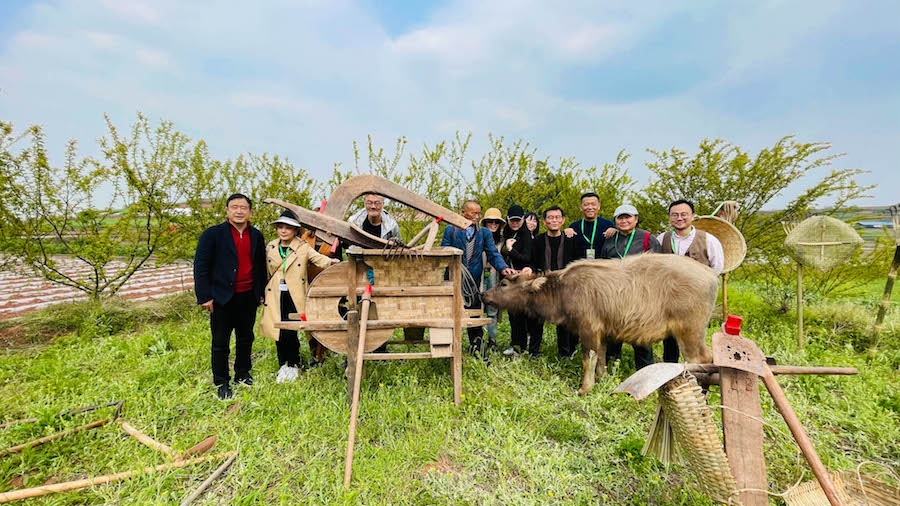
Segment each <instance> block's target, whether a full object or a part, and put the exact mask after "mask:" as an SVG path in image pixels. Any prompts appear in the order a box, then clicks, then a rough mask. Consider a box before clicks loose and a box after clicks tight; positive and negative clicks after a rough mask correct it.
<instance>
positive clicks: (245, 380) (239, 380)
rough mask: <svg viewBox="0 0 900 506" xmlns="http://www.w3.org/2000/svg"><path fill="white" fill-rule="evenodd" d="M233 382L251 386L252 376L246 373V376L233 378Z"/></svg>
mask: <svg viewBox="0 0 900 506" xmlns="http://www.w3.org/2000/svg"><path fill="white" fill-rule="evenodd" d="M234 384H235V385H243V386H245V387H252V386H253V376H250V375H249V374H248V375H246V376H241V377H240V378H235V379H234Z"/></svg>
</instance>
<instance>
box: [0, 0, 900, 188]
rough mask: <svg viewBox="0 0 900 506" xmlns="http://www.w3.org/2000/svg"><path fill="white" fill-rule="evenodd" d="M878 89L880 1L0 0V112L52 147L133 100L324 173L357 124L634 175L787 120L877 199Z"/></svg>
mask: <svg viewBox="0 0 900 506" xmlns="http://www.w3.org/2000/svg"><path fill="white" fill-rule="evenodd" d="M254 4H258V5H254ZM676 4H683V5H676ZM898 84H900V2H896V1H894V0H886V1H868V0H866V1H833V0H818V1H770V0H755V1H734V2H708V1H703V0H699V1H692V2H671V1H644V2H622V1H615V2H612V1H597V0H591V1H583V2H579V1H575V2H566V1H556V2H529V1H517V2H510V1H507V0H495V1H488V2H485V1H469V0H461V1H455V0H442V1H438V2H423V1H400V2H381V1H376V0H359V1H345V0H327V1H325V0H306V1H302V0H292V1H287V0H272V1H263V2H246V1H244V0H242V1H229V0H223V1H216V2H204V1H189V2H186V1H183V0H182V1H175V0H152V1H150V0H146V1H145V0H78V1H76V0H47V1H42V2H31V1H22V0H3V1H0V120H3V121H9V122H12V123H13V124H14V125H15V126H16V127H17V128H18V129H21V128H24V127H25V126H27V125H31V124H40V125H42V126H43V127H44V128H45V131H46V133H47V141H48V147H49V149H50V151H51V154H53V155H54V156H56V157H57V159H61V158H62V155H63V150H64V145H65V142H66V141H67V140H68V139H78V140H79V141H80V146H81V147H82V150H83V152H84V153H85V154H92V153H91V150H92V149H96V148H94V147H92V146H93V145H95V144H96V143H95V140H96V139H98V138H99V137H101V136H102V135H104V134H105V132H106V125H105V123H104V119H103V115H104V114H108V115H109V116H110V118H111V119H112V121H113V122H114V123H115V124H116V125H118V126H119V127H122V128H124V127H126V126H127V125H129V124H130V123H131V122H132V121H133V120H134V119H135V116H136V113H137V112H138V111H141V112H143V113H145V114H146V115H147V116H149V117H150V118H151V119H155V120H160V119H166V120H171V121H173V122H174V123H175V126H176V128H177V129H178V130H180V131H182V132H184V133H186V134H188V135H189V136H191V137H192V138H194V139H204V140H205V141H206V142H207V143H208V144H209V146H210V149H211V152H212V153H213V155H214V156H216V157H218V158H227V157H234V156H237V155H239V154H241V153H247V152H253V153H261V152H268V153H274V154H279V155H282V156H287V157H288V159H289V160H290V161H291V162H292V163H293V164H294V165H296V166H299V167H303V168H305V169H306V170H308V171H309V172H310V173H311V174H312V175H313V176H315V177H317V178H319V179H320V180H323V181H324V180H327V179H328V177H329V176H330V175H331V170H332V166H333V164H334V163H336V162H340V163H343V164H344V166H345V167H347V166H352V161H353V158H352V157H353V151H352V142H353V141H354V140H358V141H361V142H363V143H364V142H365V139H366V136H367V135H372V136H373V139H374V141H375V143H376V144H378V145H381V146H384V147H386V148H391V147H392V146H393V144H394V141H395V139H396V138H397V137H399V136H406V137H407V139H408V140H409V149H408V151H410V152H417V151H420V150H421V147H422V145H423V144H424V143H428V144H429V145H432V144H434V143H436V142H439V141H441V140H449V139H451V138H452V137H453V136H454V134H455V133H456V132H471V133H472V134H473V145H472V149H471V150H470V154H471V155H473V156H475V157H480V154H481V153H483V152H484V149H486V145H487V136H488V133H493V135H495V136H503V137H505V138H506V139H510V140H515V139H522V140H525V141H528V142H530V143H531V144H532V146H534V147H536V148H538V154H539V155H541V156H542V157H550V158H551V159H558V158H560V157H575V158H576V159H577V160H578V161H579V162H580V163H581V164H582V165H583V166H588V167H590V166H593V165H598V166H599V165H602V164H604V163H608V162H613V161H614V160H615V159H616V155H617V153H618V152H619V151H620V150H623V149H624V150H625V151H626V152H628V153H630V154H631V155H632V157H631V159H630V160H629V163H628V165H627V166H628V169H629V172H630V174H631V175H632V176H633V177H635V178H636V179H637V180H638V182H639V184H644V183H646V182H647V180H648V178H649V172H648V171H647V169H646V167H645V166H644V162H645V161H647V160H648V159H650V155H649V154H648V153H647V149H655V150H664V149H669V148H673V147H674V148H678V149H681V150H684V151H687V152H689V153H692V152H695V151H696V149H697V146H698V145H699V143H700V141H701V140H702V139H704V138H709V139H713V138H722V139H725V140H726V141H728V142H731V143H733V144H736V145H739V146H742V147H743V148H745V149H747V150H749V151H750V152H751V153H755V152H756V151H758V150H759V149H761V148H763V147H766V146H771V145H772V144H774V143H775V142H776V141H777V140H778V139H780V138H781V137H783V136H785V135H796V136H797V139H798V140H800V141H803V142H812V141H827V142H830V143H832V146H833V147H832V150H831V151H832V152H833V153H846V156H844V157H842V158H840V159H838V160H837V162H836V163H835V165H834V167H835V168H859V169H864V170H867V171H869V174H866V175H864V176H862V177H860V181H861V182H862V183H865V184H878V188H877V189H875V190H874V191H873V192H872V193H873V196H874V198H872V199H867V200H864V201H859V202H857V203H858V204H860V205H889V204H893V203H897V202H898V201H900V195H898V192H897V188H898V187H900V85H898ZM825 170H826V169H822V170H820V171H819V172H817V173H816V176H818V177H821V176H824V175H825ZM811 182H812V181H811V180H810V181H809V183H811ZM798 184H801V183H798ZM798 189H799V187H798V185H793V186H792V187H791V188H790V189H789V191H788V192H787V194H786V195H784V196H783V197H782V198H780V199H778V200H777V201H775V202H774V203H773V204H774V205H778V204H780V203H783V202H785V201H786V200H787V199H789V198H790V197H791V196H792V195H794V194H796V192H797V191H798Z"/></svg>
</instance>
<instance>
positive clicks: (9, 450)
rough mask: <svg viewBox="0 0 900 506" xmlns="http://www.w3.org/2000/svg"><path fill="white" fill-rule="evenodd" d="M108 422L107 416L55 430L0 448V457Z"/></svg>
mask: <svg viewBox="0 0 900 506" xmlns="http://www.w3.org/2000/svg"><path fill="white" fill-rule="evenodd" d="M107 423H109V418H104V419H103V420H97V421H96V422H91V423H89V424H87V425H82V426H80V427H75V428H74V429H69V430H64V431H62V432H57V433H56V434H51V435H49V436H45V437H42V438H40V439H35V440H34V441H29V442H27V443H23V444H20V445H18V446H13V447H11V448H7V449H5V450H0V457H2V456H4V455H9V454H12V453H19V452H20V451H22V450H24V449H26V448H31V447H32V446H38V445H42V444H44V443H49V442H50V441H54V440H56V439H60V438H63V437H66V436H69V435H71V434H75V433H76V432H81V431H83V430H90V429H95V428H97V427H102V426H104V425H106V424H107Z"/></svg>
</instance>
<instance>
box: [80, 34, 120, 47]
mask: <svg viewBox="0 0 900 506" xmlns="http://www.w3.org/2000/svg"><path fill="white" fill-rule="evenodd" d="M84 35H85V37H87V39H88V41H90V43H91V44H93V45H94V47H97V48H99V49H116V48H118V47H119V46H120V45H121V44H122V42H121V40H120V39H119V37H118V36H117V35H115V34H112V33H108V32H90V31H89V32H85V34H84Z"/></svg>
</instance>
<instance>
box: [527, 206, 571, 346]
mask: <svg viewBox="0 0 900 506" xmlns="http://www.w3.org/2000/svg"><path fill="white" fill-rule="evenodd" d="M543 218H544V226H545V227H547V231H546V232H544V233H543V234H539V235H538V236H537V237H535V238H534V241H533V242H532V243H531V263H530V265H529V269H530V270H532V271H534V272H549V271H556V270H559V269H562V268H564V267H565V266H567V265H569V263H570V262H573V261H575V260H576V259H578V257H579V254H580V251H581V250H580V249H579V246H578V241H577V238H576V237H566V234H564V233H563V232H562V226H563V223H564V222H565V221H566V213H565V212H564V211H563V210H562V208H561V207H559V206H550V207H548V208H547V209H546V210H544V216H543ZM524 272H528V270H524ZM543 330H544V325H543V322H542V323H541V325H540V331H541V334H543ZM532 340H534V337H533V336H532ZM537 341H538V343H540V341H541V338H540V337H539V338H538V339H537ZM538 346H540V344H538ZM556 346H557V353H559V356H560V358H570V357H572V356H573V355H574V354H575V351H576V350H577V349H578V336H576V335H575V334H573V333H572V332H570V331H569V329H567V328H565V327H563V326H562V325H557V326H556Z"/></svg>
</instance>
